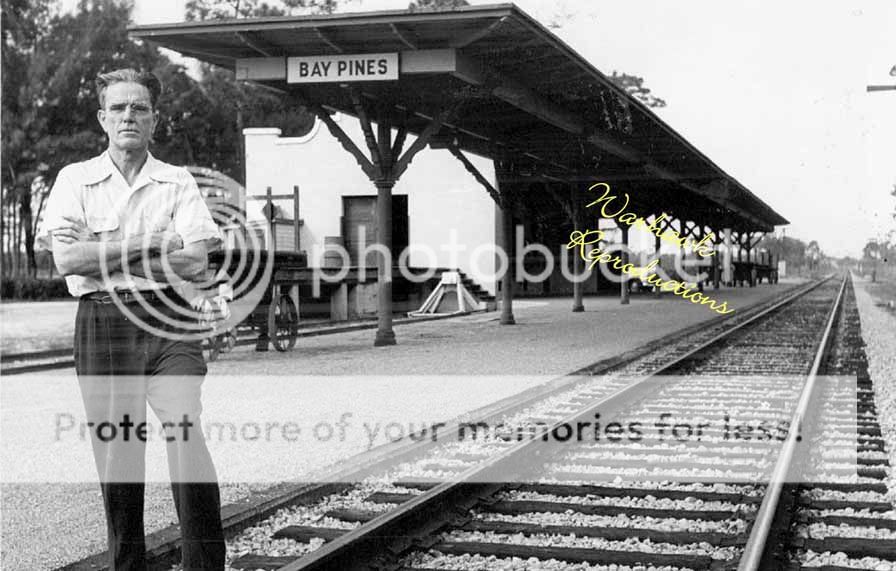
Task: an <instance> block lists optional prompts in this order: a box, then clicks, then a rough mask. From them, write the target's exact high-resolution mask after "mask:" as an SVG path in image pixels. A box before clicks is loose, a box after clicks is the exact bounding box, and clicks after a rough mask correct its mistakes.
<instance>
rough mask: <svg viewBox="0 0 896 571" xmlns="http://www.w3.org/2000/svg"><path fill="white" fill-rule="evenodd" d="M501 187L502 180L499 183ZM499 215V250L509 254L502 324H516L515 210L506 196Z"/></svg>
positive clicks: (502, 290) (504, 275)
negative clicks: (514, 296)
mask: <svg viewBox="0 0 896 571" xmlns="http://www.w3.org/2000/svg"><path fill="white" fill-rule="evenodd" d="M498 186H499V187H500V181H499V183H498ZM501 202H502V204H501V208H500V210H499V213H498V215H499V216H500V218H501V220H500V221H501V223H500V227H501V232H500V234H499V236H498V237H499V243H498V247H499V249H500V250H499V251H503V252H504V253H506V254H507V270H506V271H505V272H504V274H503V275H502V276H501V321H500V323H501V325H514V324H516V320H515V319H514V317H513V287H514V283H513V282H514V280H513V277H514V256H513V254H514V252H513V212H512V210H511V207H510V206H511V202H510V200H507V199H506V197H505V199H504V200H502V201H501Z"/></svg>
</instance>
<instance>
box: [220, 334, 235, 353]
mask: <svg viewBox="0 0 896 571" xmlns="http://www.w3.org/2000/svg"><path fill="white" fill-rule="evenodd" d="M221 337H223V338H224V342H223V344H222V347H221V351H223V352H224V353H230V352H231V351H233V349H234V347H236V331H234V330H233V329H230V330H228V331H227V333H225V334H224V335H222V336H221Z"/></svg>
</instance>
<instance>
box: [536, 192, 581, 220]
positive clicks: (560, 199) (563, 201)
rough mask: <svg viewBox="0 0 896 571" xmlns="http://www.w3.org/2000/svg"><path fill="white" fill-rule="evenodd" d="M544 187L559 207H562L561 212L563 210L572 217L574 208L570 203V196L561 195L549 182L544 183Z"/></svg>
mask: <svg viewBox="0 0 896 571" xmlns="http://www.w3.org/2000/svg"><path fill="white" fill-rule="evenodd" d="M544 188H545V189H546V190H547V191H548V194H550V195H551V197H553V199H554V200H555V201H556V202H557V204H559V205H560V208H562V209H563V212H565V213H566V215H567V216H569V217H570V218H573V217H574V216H575V212H574V208H573V205H572V200H573V199H572V197H564V196H561V195H560V193H559V192H557V191H556V190H554V188H553V187H552V186H551V185H549V184H545V185H544Z"/></svg>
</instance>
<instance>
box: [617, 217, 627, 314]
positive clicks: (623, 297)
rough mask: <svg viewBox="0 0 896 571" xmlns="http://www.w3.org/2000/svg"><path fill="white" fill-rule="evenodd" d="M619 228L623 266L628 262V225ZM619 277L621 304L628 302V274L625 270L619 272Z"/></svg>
mask: <svg viewBox="0 0 896 571" xmlns="http://www.w3.org/2000/svg"><path fill="white" fill-rule="evenodd" d="M619 229H620V230H622V245H623V246H624V249H623V250H622V253H621V254H622V256H621V257H622V264H623V266H624V265H625V264H627V263H628V226H624V225H620V226H619ZM619 277H620V279H621V280H622V281H621V282H620V284H619V296H620V297H619V303H620V304H622V305H628V304H629V296H628V274H626V273H625V272H619Z"/></svg>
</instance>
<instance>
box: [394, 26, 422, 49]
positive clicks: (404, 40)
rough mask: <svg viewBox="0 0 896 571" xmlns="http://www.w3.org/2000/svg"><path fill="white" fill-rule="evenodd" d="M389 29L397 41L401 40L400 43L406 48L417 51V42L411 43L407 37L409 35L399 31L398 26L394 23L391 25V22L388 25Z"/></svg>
mask: <svg viewBox="0 0 896 571" xmlns="http://www.w3.org/2000/svg"><path fill="white" fill-rule="evenodd" d="M389 29H391V30H392V33H393V34H395V37H397V38H398V39H399V40H401V43H403V44H404V45H406V46H407V47H409V48H411V49H412V50H416V49H417V42H415V41H412V40H411V39H410V38H409V37H408V35H409V34H408V33H407V32H403V31H402V30H400V29H399V28H398V26H396V25H395V24H394V23H391V22H390V23H389Z"/></svg>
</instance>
